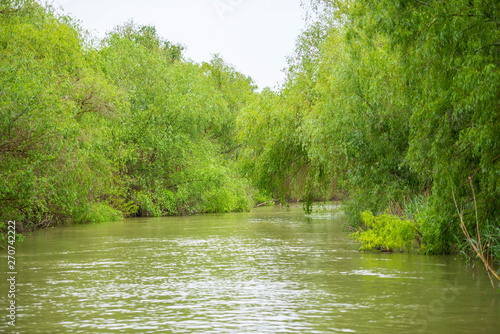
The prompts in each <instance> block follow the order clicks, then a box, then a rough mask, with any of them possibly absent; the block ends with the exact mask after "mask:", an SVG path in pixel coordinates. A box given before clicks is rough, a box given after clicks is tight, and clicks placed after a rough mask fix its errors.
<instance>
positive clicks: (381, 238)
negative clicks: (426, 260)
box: [353, 211, 415, 251]
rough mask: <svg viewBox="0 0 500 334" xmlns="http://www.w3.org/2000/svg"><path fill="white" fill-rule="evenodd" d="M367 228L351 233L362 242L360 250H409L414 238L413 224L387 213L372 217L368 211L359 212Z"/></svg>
mask: <svg viewBox="0 0 500 334" xmlns="http://www.w3.org/2000/svg"><path fill="white" fill-rule="evenodd" d="M361 218H362V219H363V223H364V225H365V226H366V227H368V229H367V230H366V231H363V230H360V231H358V232H356V233H354V234H353V237H354V238H356V240H357V241H359V242H361V243H362V246H361V248H360V249H361V250H372V249H374V248H375V249H378V250H382V251H411V250H412V249H413V241H414V240H415V224H414V222H413V221H410V220H404V219H401V218H398V217H396V216H393V215H389V214H387V213H384V214H381V215H379V216H377V217H374V216H373V214H372V213H371V212H369V211H365V212H363V213H362V214H361Z"/></svg>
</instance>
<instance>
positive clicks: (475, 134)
mask: <svg viewBox="0 0 500 334" xmlns="http://www.w3.org/2000/svg"><path fill="white" fill-rule="evenodd" d="M309 10H310V13H311V15H310V17H312V18H313V19H312V20H311V22H309V23H310V24H309V27H308V29H306V31H305V32H304V33H303V34H302V35H301V37H300V38H299V40H298V43H297V48H296V54H295V56H294V57H293V58H292V59H290V66H289V70H288V78H287V81H286V83H285V84H284V86H283V88H282V90H281V92H279V93H276V94H267V96H266V95H264V96H261V102H260V104H258V105H256V106H255V108H254V109H253V110H252V109H247V110H245V112H244V113H243V114H242V116H241V117H240V118H241V120H242V121H241V122H240V123H239V124H240V134H241V136H242V138H243V140H244V142H245V143H246V145H247V147H246V152H248V153H247V155H246V156H247V160H249V161H250V162H251V163H250V167H249V168H247V169H246V170H247V173H248V174H247V175H249V176H250V178H252V179H254V180H256V181H257V182H258V184H259V185H260V186H261V187H264V188H265V189H267V190H268V191H269V192H271V193H274V194H276V195H279V196H281V197H286V196H287V195H288V196H291V197H295V198H296V197H300V195H297V194H296V192H297V191H299V192H301V193H302V196H303V197H304V198H307V197H309V196H310V194H323V197H328V196H331V195H332V194H333V193H342V194H344V200H345V210H346V212H347V213H348V214H349V217H350V222H351V224H352V225H353V226H359V225H360V224H362V223H363V220H362V219H361V212H363V211H365V210H369V211H371V212H373V213H375V214H376V215H377V214H384V212H386V210H389V213H390V214H392V215H396V216H401V217H404V218H405V219H412V220H414V221H415V222H416V227H417V231H416V234H414V235H415V236H416V237H417V238H418V239H419V241H421V245H422V250H424V251H425V252H429V253H450V252H459V251H461V252H464V253H466V254H471V255H472V254H473V252H472V250H473V247H472V248H471V245H470V243H469V242H468V241H467V238H466V236H465V235H464V233H463V230H462V229H461V227H460V219H459V218H460V215H462V216H463V218H464V222H465V225H466V227H467V229H468V230H469V231H470V234H471V235H473V236H474V239H473V240H472V241H471V242H473V243H476V244H481V245H482V247H478V249H481V250H482V252H483V253H484V257H485V258H489V259H491V260H492V261H496V262H497V264H498V263H499V261H500V258H499V257H498V256H497V255H496V254H499V249H498V243H497V240H499V238H500V235H499V234H498V230H499V228H500V220H499V218H498V217H499V216H500V104H499V100H500V77H499V76H500V68H499V64H500V43H499V42H500V6H499V4H498V3H497V2H496V1H462V0H452V1H445V2H426V1H409V0H398V1H392V0H383V1H375V2H373V1H366V0H350V1H335V0H334V1H322V0H317V1H311V6H310V7H309ZM250 123H256V124H258V126H259V129H258V130H257V129H249V124H250ZM277 125H279V126H280V128H281V129H276V126H277ZM297 187H299V188H297ZM283 193H285V194H283ZM454 197H455V198H456V201H457V205H455V203H454V200H453V199H454ZM475 208H477V209H475ZM388 217H389V216H385V215H383V216H381V218H380V219H381V220H387V219H389V218H388ZM377 219H378V218H376V219H375V221H377ZM391 219H392V218H391ZM394 219H396V218H394ZM370 221H371V220H370ZM403 222H406V220H400V222H398V221H396V220H394V224H399V223H401V224H403ZM365 223H367V221H366V220H365ZM412 224H415V223H412ZM368 225H369V224H368ZM372 227H374V226H372ZM371 231H374V230H371ZM405 231H406V230H405ZM368 233H374V232H367V235H366V237H368ZM405 233H406V232H405ZM405 240H406V239H405ZM397 248H408V247H406V246H405V247H403V246H401V247H400V246H398V247H397Z"/></svg>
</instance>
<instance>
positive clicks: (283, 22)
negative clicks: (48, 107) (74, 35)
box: [54, 0, 304, 88]
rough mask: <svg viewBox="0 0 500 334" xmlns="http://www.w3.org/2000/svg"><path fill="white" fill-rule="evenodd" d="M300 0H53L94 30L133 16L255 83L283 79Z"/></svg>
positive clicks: (194, 54) (194, 55) (99, 32)
mask: <svg viewBox="0 0 500 334" xmlns="http://www.w3.org/2000/svg"><path fill="white" fill-rule="evenodd" d="M300 2H301V1H300V0H184V1H181V0H55V1H54V4H55V5H56V6H57V5H59V6H61V7H62V8H63V10H64V12H65V13H66V14H70V15H71V16H73V17H76V18H77V19H79V20H80V21H81V22H82V25H83V27H84V28H86V29H88V30H90V31H91V32H92V33H93V34H94V35H96V36H98V37H103V36H104V34H105V33H106V32H107V31H109V30H111V29H112V28H114V27H115V26H116V25H118V24H122V23H124V22H126V21H128V20H130V19H133V20H134V21H135V22H136V23H138V24H150V25H154V26H156V28H157V31H158V33H159V34H160V36H162V37H164V38H166V39H168V40H170V41H172V42H176V43H178V42H180V43H182V44H183V45H185V46H186V48H187V50H186V51H185V55H186V57H187V58H190V59H192V60H194V61H196V62H202V61H208V60H210V59H211V57H212V56H211V55H212V54H215V53H219V54H220V55H221V56H222V57H223V58H224V59H225V60H226V61H227V62H228V63H230V64H232V65H234V66H235V67H236V69H237V70H238V71H240V72H242V73H244V74H246V75H249V76H251V77H252V78H253V79H254V81H255V82H256V83H257V85H258V86H259V88H263V87H270V88H275V86H276V85H277V84H278V83H281V82H283V80H284V73H283V72H282V70H283V68H285V67H286V65H287V62H286V57H287V56H290V55H291V54H292V53H293V50H294V46H295V40H296V38H297V36H298V35H299V33H300V31H301V29H302V28H303V27H304V20H303V17H304V11H303V10H302V8H301V6H300Z"/></svg>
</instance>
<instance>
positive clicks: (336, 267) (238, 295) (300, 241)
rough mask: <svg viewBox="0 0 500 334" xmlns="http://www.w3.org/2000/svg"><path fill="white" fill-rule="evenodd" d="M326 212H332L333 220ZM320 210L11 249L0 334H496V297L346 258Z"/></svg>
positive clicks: (449, 271) (91, 231) (56, 233)
mask: <svg viewBox="0 0 500 334" xmlns="http://www.w3.org/2000/svg"><path fill="white" fill-rule="evenodd" d="M332 212H333V213H332ZM342 219H343V216H342V213H341V212H340V211H339V210H338V209H335V206H334V205H329V206H326V207H324V208H323V209H318V211H317V212H315V213H313V214H311V215H306V214H304V213H303V212H302V210H301V208H298V207H292V208H291V210H290V211H287V210H286V209H284V208H280V207H266V208H258V209H254V210H253V211H252V212H250V213H234V214H226V215H199V216H190V217H169V218H142V219H127V220H124V221H122V222H112V223H104V224H90V225H76V226H64V227H59V228H54V229H49V230H43V231H37V232H35V233H33V234H31V235H30V236H28V237H27V238H26V240H25V242H23V243H20V244H17V245H16V254H15V258H16V272H17V274H16V285H15V288H16V307H17V309H16V322H15V324H16V326H15V327H12V326H10V325H8V321H9V320H8V318H7V315H8V310H7V307H8V302H9V301H8V298H7V295H8V289H9V284H8V283H9V282H7V278H8V275H7V272H8V271H9V270H8V268H7V254H6V252H5V250H4V251H2V257H1V259H0V262H1V264H0V269H1V272H2V273H3V277H4V278H2V280H1V284H0V293H1V296H2V297H1V299H0V300H1V304H0V307H1V310H2V311H1V316H2V318H1V323H0V332H5V333H29V334H31V333H419V332H420V333H500V306H499V305H500V303H499V295H495V294H494V292H493V290H492V288H491V285H490V282H489V280H488V277H487V275H486V273H485V272H484V270H483V269H482V268H479V267H476V268H472V267H470V266H467V265H466V264H465V263H464V262H463V261H462V260H461V259H460V258H457V257H455V256H423V255H416V254H398V253H392V254H387V253H364V252H358V250H357V245H356V244H354V243H353V241H352V240H350V239H349V238H348V234H347V233H346V232H345V231H343V228H342Z"/></svg>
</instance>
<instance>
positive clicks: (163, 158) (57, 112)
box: [0, 0, 256, 230]
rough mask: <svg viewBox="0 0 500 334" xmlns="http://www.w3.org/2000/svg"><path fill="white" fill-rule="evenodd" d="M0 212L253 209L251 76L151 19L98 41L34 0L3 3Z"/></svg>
mask: <svg viewBox="0 0 500 334" xmlns="http://www.w3.org/2000/svg"><path fill="white" fill-rule="evenodd" d="M0 50H1V51H0V81H1V82H0V208H1V209H0V221H4V222H5V221H7V220H16V221H17V222H18V226H19V227H20V229H21V230H22V229H23V228H36V227H43V226H49V225H51V224H54V223H60V222H87V221H106V220H113V219H121V218H122V217H123V216H130V215H142V216H160V215H176V214H185V213H195V212H228V211H233V210H237V211H239V210H248V209H249V208H250V207H251V206H252V199H251V196H250V195H251V193H250V187H249V184H248V182H247V181H246V180H245V179H243V178H242V177H240V176H239V174H238V172H237V166H236V161H235V159H236V155H235V150H236V148H237V146H238V144H237V143H236V141H235V126H236V118H237V115H238V113H239V111H240V110H241V109H242V108H243V107H244V106H245V105H246V104H248V103H250V102H251V101H252V100H254V99H255V95H256V93H255V92H254V89H255V87H254V85H253V82H252V80H251V79H250V78H248V77H246V76H244V75H242V74H240V73H238V72H236V71H235V70H234V69H233V68H232V67H231V66H229V65H227V64H226V63H225V62H224V61H223V60H222V59H221V58H220V57H218V56H215V57H214V58H213V60H212V61H211V62H209V63H203V64H196V63H192V62H190V61H186V60H184V59H183V57H182V50H183V48H182V46H180V45H174V44H172V43H170V42H168V41H166V40H164V39H162V38H160V37H159V36H158V35H157V33H156V31H155V29H154V28H153V27H149V26H136V25H134V24H133V23H126V24H124V25H123V26H121V27H118V28H116V29H115V30H114V31H113V32H111V33H109V34H108V36H107V37H106V38H105V39H104V40H102V41H100V42H95V41H92V40H88V39H86V38H85V34H84V32H82V31H80V29H79V27H78V25H77V24H75V23H74V22H73V21H72V20H71V19H69V18H67V17H64V16H58V15H56V14H54V11H52V10H51V9H50V8H45V7H42V6H40V5H38V4H37V3H36V2H34V1H29V0H25V1H2V2H1V7H0Z"/></svg>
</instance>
